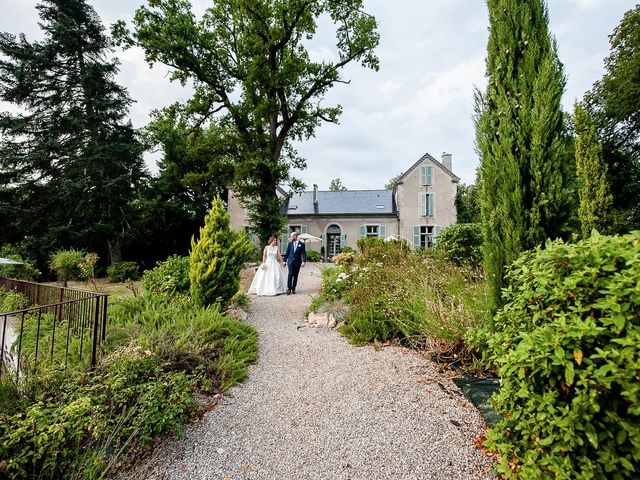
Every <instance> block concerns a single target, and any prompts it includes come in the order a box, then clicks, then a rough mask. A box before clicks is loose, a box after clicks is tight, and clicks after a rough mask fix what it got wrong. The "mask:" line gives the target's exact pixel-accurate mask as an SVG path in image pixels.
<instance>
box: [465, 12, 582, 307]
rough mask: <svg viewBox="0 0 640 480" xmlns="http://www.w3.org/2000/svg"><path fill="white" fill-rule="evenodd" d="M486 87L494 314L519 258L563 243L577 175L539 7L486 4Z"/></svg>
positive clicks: (486, 218)
mask: <svg viewBox="0 0 640 480" xmlns="http://www.w3.org/2000/svg"><path fill="white" fill-rule="evenodd" d="M488 8H489V25H490V26H489V42H488V47H487V78H488V85H487V89H486V91H485V92H484V93H480V92H477V93H476V118H475V123H476V144H477V148H478V151H479V154H480V181H481V182H482V191H481V202H480V203H481V211H482V225H483V236H484V270H485V272H486V275H487V281H488V283H489V286H490V290H491V293H492V302H493V310H494V311H495V309H497V308H498V307H499V306H500V304H501V297H500V292H501V290H502V288H503V287H504V285H505V284H504V274H505V269H506V267H507V266H508V265H510V264H511V263H512V262H513V261H514V260H515V259H516V258H517V257H518V256H519V255H520V253H521V252H523V251H524V250H528V249H531V248H533V247H535V246H537V245H541V244H543V243H544V241H545V240H546V239H547V238H557V237H563V236H567V235H568V234H569V233H570V230H569V229H568V225H569V221H570V217H571V215H572V212H573V208H572V204H571V200H572V193H571V190H570V189H571V186H572V184H571V182H572V180H571V175H572V174H573V172H575V169H574V167H573V166H572V165H571V161H570V159H569V158H568V157H567V154H568V148H567V145H568V142H567V139H566V132H565V127H564V124H563V113H562V109H561V105H560V101H561V97H562V93H563V90H564V85H565V78H564V75H563V72H562V65H561V63H560V61H559V60H558V56H557V51H556V44H555V41H554V40H553V39H552V37H551V35H550V33H549V30H548V13H547V8H546V3H545V2H544V1H543V0H532V1H528V2H518V1H515V0H489V1H488Z"/></svg>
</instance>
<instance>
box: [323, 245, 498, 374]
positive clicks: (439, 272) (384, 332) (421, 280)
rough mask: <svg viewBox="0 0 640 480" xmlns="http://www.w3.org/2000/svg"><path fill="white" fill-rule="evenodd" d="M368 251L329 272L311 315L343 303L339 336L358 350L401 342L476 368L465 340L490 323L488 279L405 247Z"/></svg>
mask: <svg viewBox="0 0 640 480" xmlns="http://www.w3.org/2000/svg"><path fill="white" fill-rule="evenodd" d="M374 240H375V239H374ZM363 244H364V245H363V246H364V253H363V254H361V255H354V254H352V253H341V254H340V255H337V256H336V257H334V261H335V263H336V266H335V267H334V268H327V269H324V270H323V271H322V289H321V291H320V295H319V296H318V297H316V298H315V299H314V300H313V302H312V305H311V309H312V311H317V310H318V309H320V308H321V307H322V306H323V305H324V304H327V303H330V302H334V301H337V300H340V301H342V302H344V303H346V304H347V305H348V306H349V312H348V314H347V316H346V318H345V324H344V325H343V326H342V327H340V332H341V333H342V334H344V335H346V336H347V337H348V338H349V340H350V341H351V342H352V343H355V344H358V345H361V344H366V343H370V342H385V341H388V340H390V339H400V340H402V341H403V342H406V343H408V344H410V345H412V346H414V347H417V348H423V349H428V351H429V353H430V354H431V355H432V356H434V357H436V358H438V359H440V360H444V361H447V362H449V363H458V362H462V361H465V362H466V361H472V360H473V359H474V356H473V354H472V352H471V351H470V349H469V348H468V347H467V341H466V337H467V335H469V334H470V333H471V332H473V331H474V330H475V329H477V328H478V327H479V326H480V325H482V324H483V322H484V320H485V315H486V302H487V291H486V284H485V283H484V280H483V279H482V277H481V276H478V275H477V272H476V271H475V270H473V269H471V268H467V267H460V266H456V265H454V264H453V263H451V262H450V261H449V260H448V259H446V258H445V257H444V255H438V253H437V252H435V251H433V252H432V251H431V250H433V249H428V250H425V251H424V252H415V251H414V250H413V248H410V247H407V245H406V244H404V243H402V242H379V241H366V242H363ZM422 255H428V256H427V257H423V256H422Z"/></svg>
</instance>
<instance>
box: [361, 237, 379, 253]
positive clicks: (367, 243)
mask: <svg viewBox="0 0 640 480" xmlns="http://www.w3.org/2000/svg"><path fill="white" fill-rule="evenodd" d="M356 245H357V246H358V250H359V251H360V253H362V254H363V255H366V254H367V252H368V250H371V249H374V250H375V249H380V248H384V239H383V238H380V237H364V238H359V239H358V241H357V242H356Z"/></svg>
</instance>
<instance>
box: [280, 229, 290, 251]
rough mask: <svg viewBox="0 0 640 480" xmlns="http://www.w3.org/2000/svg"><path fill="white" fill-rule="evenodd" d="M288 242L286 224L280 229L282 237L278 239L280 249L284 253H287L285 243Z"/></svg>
mask: <svg viewBox="0 0 640 480" xmlns="http://www.w3.org/2000/svg"><path fill="white" fill-rule="evenodd" d="M288 243H289V226H288V225H287V226H286V227H284V230H282V237H281V239H280V251H281V253H282V254H283V255H284V254H285V253H287V244H288Z"/></svg>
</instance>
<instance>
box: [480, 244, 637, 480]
mask: <svg viewBox="0 0 640 480" xmlns="http://www.w3.org/2000/svg"><path fill="white" fill-rule="evenodd" d="M507 278H508V281H509V286H508V287H507V289H505V292H504V299H505V305H504V307H503V308H502V310H500V311H499V312H498V314H497V315H496V318H495V324H496V328H495V332H494V333H493V335H492V336H491V338H490V341H489V350H488V353H489V358H490V360H491V361H492V362H493V363H494V364H495V365H496V366H497V367H498V368H499V373H500V377H501V389H500V393H499V395H498V396H497V398H496V399H495V403H496V406H497V407H498V408H499V410H500V411H501V412H502V413H503V414H504V415H505V418H504V421H502V422H501V423H500V424H499V425H498V426H497V427H496V428H495V429H494V430H493V431H492V432H491V433H490V435H488V437H487V438H488V445H489V446H490V447H491V448H493V449H495V450H497V451H498V452H499V453H500V457H501V463H500V467H499V470H500V472H501V473H503V474H504V475H505V476H506V477H507V478H516V477H518V478H551V477H553V478H562V479H570V478H571V479H574V478H579V479H587V478H589V479H590V478H617V479H625V478H637V474H638V472H637V465H638V458H640V408H639V405H640V401H639V400H640V399H639V398H638V395H639V392H640V383H639V382H638V358H639V357H640V347H639V345H640V321H639V317H638V311H640V290H639V289H638V278H640V232H635V233H632V234H629V235H625V236H615V237H605V236H600V235H598V234H597V233H594V234H592V235H591V237H590V238H588V239H585V240H583V241H581V242H578V243H577V244H573V245H571V244H564V243H562V242H561V241H556V242H553V243H552V242H550V241H549V242H547V245H546V248H545V249H544V250H540V249H536V251H535V252H527V253H525V254H524V255H522V256H521V257H520V258H519V259H518V260H517V261H516V262H515V263H514V264H513V266H512V268H511V270H510V272H509V274H508V277H507Z"/></svg>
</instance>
